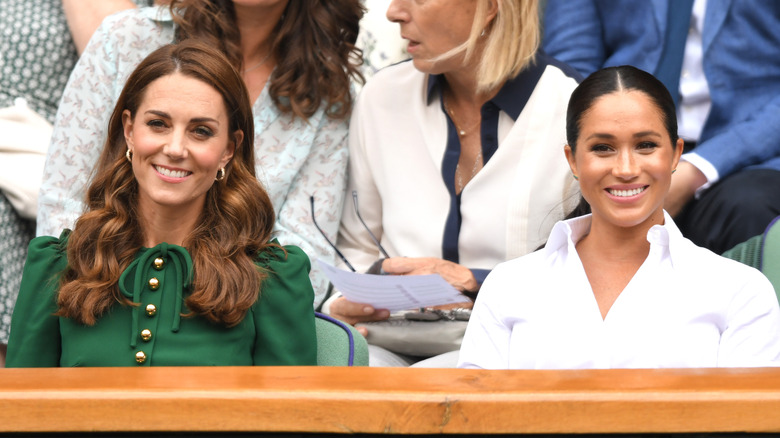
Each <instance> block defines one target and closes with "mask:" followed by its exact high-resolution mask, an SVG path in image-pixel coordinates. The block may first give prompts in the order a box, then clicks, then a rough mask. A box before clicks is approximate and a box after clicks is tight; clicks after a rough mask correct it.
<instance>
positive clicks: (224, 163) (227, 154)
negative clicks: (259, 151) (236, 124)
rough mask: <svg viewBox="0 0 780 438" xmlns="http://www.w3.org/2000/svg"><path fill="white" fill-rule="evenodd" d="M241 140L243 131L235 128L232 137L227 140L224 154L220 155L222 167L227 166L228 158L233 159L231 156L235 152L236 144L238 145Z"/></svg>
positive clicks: (242, 139)
mask: <svg viewBox="0 0 780 438" xmlns="http://www.w3.org/2000/svg"><path fill="white" fill-rule="evenodd" d="M243 141H244V131H242V130H240V129H237V130H236V131H235V132H233V139H232V140H231V141H229V142H228V145H227V149H226V150H225V154H224V155H223V156H222V167H225V166H227V164H228V163H229V162H230V160H232V159H233V156H234V155H235V153H236V145H240V144H241V142H243Z"/></svg>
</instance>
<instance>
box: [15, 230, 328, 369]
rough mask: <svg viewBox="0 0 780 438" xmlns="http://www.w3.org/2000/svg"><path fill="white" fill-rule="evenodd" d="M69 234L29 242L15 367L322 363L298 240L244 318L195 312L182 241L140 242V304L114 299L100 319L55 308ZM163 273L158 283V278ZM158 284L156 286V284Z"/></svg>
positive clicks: (129, 278) (135, 282) (132, 295)
mask: <svg viewBox="0 0 780 438" xmlns="http://www.w3.org/2000/svg"><path fill="white" fill-rule="evenodd" d="M67 240H68V234H67V232H64V233H63V234H62V235H61V236H60V238H59V239H58V238H54V237H48V236H41V237H37V238H35V239H33V241H32V242H31V243H30V248H29V252H28V255H27V262H26V264H25V268H24V275H23V277H22V286H21V290H20V292H19V297H18V300H17V302H16V308H15V309H14V314H13V319H12V322H11V337H10V341H9V343H8V357H7V361H6V366H8V367H56V366H63V367H72V366H152V365H153V366H189V365H191V366H208V365H231V366H245V365H316V362H317V345H316V344H317V340H316V334H315V329H314V312H313V310H312V301H313V299H314V292H313V290H312V286H311V282H310V281H309V276H308V271H309V258H308V256H306V254H304V252H303V251H302V250H301V249H300V248H298V247H295V246H286V247H285V249H286V252H287V253H286V255H285V253H284V251H282V250H281V249H279V248H269V249H268V250H266V251H265V252H264V253H263V254H262V255H261V256H260V257H258V260H257V264H258V266H261V267H262V268H263V269H264V270H265V271H266V272H267V273H268V277H267V278H266V280H265V281H264V282H263V284H262V287H261V291H260V297H259V298H258V300H257V302H256V303H255V304H254V306H252V308H251V309H250V310H249V312H248V313H247V315H246V317H244V319H243V321H241V322H240V323H239V324H238V325H236V326H235V327H231V328H226V327H224V326H221V325H218V324H214V323H211V322H209V321H208V320H206V319H205V318H203V317H201V316H192V317H182V316H181V315H182V314H183V313H184V314H186V313H188V310H187V308H186V306H185V304H184V298H183V296H184V295H186V294H187V291H188V289H187V288H188V285H189V284H188V279H189V278H191V271H192V261H191V259H190V256H189V253H188V252H187V251H186V250H185V249H184V248H182V247H180V246H176V245H169V244H166V243H161V244H160V245H157V246H155V247H154V248H149V249H146V248H144V249H141V250H140V251H139V253H138V255H137V256H136V258H135V260H134V261H133V263H132V264H131V265H130V266H129V267H128V268H127V269H126V270H125V272H124V273H123V274H122V276H121V278H120V281H119V283H120V286H119V287H120V290H121V291H122V293H123V294H124V295H125V296H126V297H127V298H129V299H130V300H132V301H133V302H134V303H140V305H138V306H124V305H120V304H116V305H114V306H113V307H112V308H111V309H110V310H109V311H108V312H107V313H106V314H104V315H103V316H101V317H100V318H99V319H98V321H97V323H96V324H95V325H94V326H85V325H82V324H79V323H77V322H75V321H74V320H72V319H69V318H61V317H57V316H54V315H53V313H54V312H56V310H57V305H56V295H57V289H58V282H59V278H60V274H61V273H62V271H63V270H64V269H65V267H66V265H67V254H66V246H67ZM153 278H154V279H156V281H150V280H152V279H153ZM155 284H156V285H157V286H156V287H155V286H154V285H155Z"/></svg>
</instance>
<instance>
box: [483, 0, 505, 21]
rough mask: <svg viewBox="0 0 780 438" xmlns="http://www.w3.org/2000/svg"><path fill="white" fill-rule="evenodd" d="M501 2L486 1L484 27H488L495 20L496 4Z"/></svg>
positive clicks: (495, 0)
mask: <svg viewBox="0 0 780 438" xmlns="http://www.w3.org/2000/svg"><path fill="white" fill-rule="evenodd" d="M499 1H501V0H488V10H487V21H486V22H485V27H488V26H489V25H490V23H491V22H492V21H493V20H495V18H496V15H498V2H499Z"/></svg>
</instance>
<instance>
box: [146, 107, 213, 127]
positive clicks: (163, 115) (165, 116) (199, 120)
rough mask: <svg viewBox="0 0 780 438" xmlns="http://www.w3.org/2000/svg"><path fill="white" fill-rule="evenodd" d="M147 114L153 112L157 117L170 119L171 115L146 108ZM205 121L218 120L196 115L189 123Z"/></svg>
mask: <svg viewBox="0 0 780 438" xmlns="http://www.w3.org/2000/svg"><path fill="white" fill-rule="evenodd" d="M146 113H147V114H154V115H156V116H159V117H163V118H166V119H170V118H171V115H170V114H168V113H166V112H165V111H158V110H147V111H146ZM205 122H213V123H216V124H217V125H219V121H218V120H217V119H212V118H211V117H196V118H194V119H190V123H205Z"/></svg>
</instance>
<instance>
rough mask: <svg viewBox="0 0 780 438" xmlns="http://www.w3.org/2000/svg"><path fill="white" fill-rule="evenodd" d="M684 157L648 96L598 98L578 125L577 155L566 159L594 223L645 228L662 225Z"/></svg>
mask: <svg viewBox="0 0 780 438" xmlns="http://www.w3.org/2000/svg"><path fill="white" fill-rule="evenodd" d="M681 153H682V140H678V144H677V147H676V148H673V147H672V140H671V138H670V137H669V134H668V131H667V129H666V127H665V125H664V122H663V115H662V113H661V111H660V110H659V109H658V107H657V105H656V104H655V103H654V102H653V101H652V100H651V99H650V98H649V97H648V96H647V94H645V93H643V92H640V91H636V90H628V91H616V92H613V93H610V94H606V95H604V96H601V97H599V98H598V99H596V100H595V101H594V102H593V105H592V106H591V107H590V109H589V110H588V111H587V112H586V113H584V114H583V116H582V118H581V119H580V132H579V138H578V139H577V141H576V151H572V149H571V148H570V147H569V146H566V158H567V159H568V161H569V166H570V167H571V170H572V172H573V173H574V175H576V176H577V177H578V178H579V183H580V189H581V190H582V196H583V197H585V200H587V201H588V203H589V204H590V206H591V210H592V211H593V223H594V225H596V222H597V221H598V222H605V223H607V224H609V225H611V226H616V227H624V228H627V227H636V226H642V227H646V228H649V227H650V226H652V225H655V224H661V223H663V202H664V198H665V197H666V193H667V192H668V191H669V185H670V183H671V177H672V170H673V169H675V168H676V167H677V163H678V162H679V160H680V154H681Z"/></svg>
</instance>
